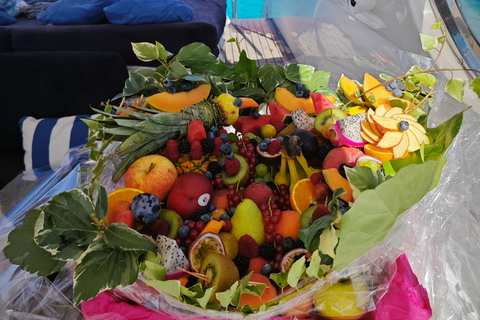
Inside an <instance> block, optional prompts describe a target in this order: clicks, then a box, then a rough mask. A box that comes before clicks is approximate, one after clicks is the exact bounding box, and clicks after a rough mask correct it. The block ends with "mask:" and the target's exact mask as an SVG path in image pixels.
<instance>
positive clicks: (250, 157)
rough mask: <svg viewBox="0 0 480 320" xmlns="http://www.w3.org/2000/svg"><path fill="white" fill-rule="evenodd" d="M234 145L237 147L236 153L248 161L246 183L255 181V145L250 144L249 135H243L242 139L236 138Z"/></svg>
mask: <svg viewBox="0 0 480 320" xmlns="http://www.w3.org/2000/svg"><path fill="white" fill-rule="evenodd" d="M236 145H237V147H238V154H239V155H241V156H242V157H244V158H245V160H246V161H247V163H248V169H249V175H248V184H252V183H254V182H255V178H256V177H257V175H256V173H255V166H256V165H257V155H256V153H255V146H254V145H253V144H252V140H251V139H250V137H244V138H243V139H242V140H238V141H237V143H236Z"/></svg>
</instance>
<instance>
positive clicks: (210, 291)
mask: <svg viewBox="0 0 480 320" xmlns="http://www.w3.org/2000/svg"><path fill="white" fill-rule="evenodd" d="M177 282H178V281H177ZM215 289H216V286H214V287H211V288H208V289H207V290H205V294H204V295H203V297H201V298H198V299H197V301H198V303H199V304H200V306H201V307H202V308H204V309H205V308H206V307H207V304H208V302H209V301H210V298H211V297H212V296H213V294H214V293H215Z"/></svg>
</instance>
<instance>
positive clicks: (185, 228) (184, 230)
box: [178, 225, 190, 239]
mask: <svg viewBox="0 0 480 320" xmlns="http://www.w3.org/2000/svg"><path fill="white" fill-rule="evenodd" d="M189 233H190V228H189V227H188V226H187V225H183V226H181V227H180V229H178V237H179V238H180V239H185V238H186V237H188V234H189Z"/></svg>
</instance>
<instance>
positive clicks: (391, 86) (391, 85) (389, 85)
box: [388, 80, 398, 90]
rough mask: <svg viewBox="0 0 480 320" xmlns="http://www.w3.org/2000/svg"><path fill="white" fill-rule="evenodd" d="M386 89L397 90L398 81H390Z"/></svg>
mask: <svg viewBox="0 0 480 320" xmlns="http://www.w3.org/2000/svg"><path fill="white" fill-rule="evenodd" d="M388 87H390V89H392V90H394V89H397V88H398V81H397V80H393V81H391V82H390V83H389V84H388Z"/></svg>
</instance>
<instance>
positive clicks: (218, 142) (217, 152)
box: [213, 137, 223, 157]
mask: <svg viewBox="0 0 480 320" xmlns="http://www.w3.org/2000/svg"><path fill="white" fill-rule="evenodd" d="M213 144H214V145H215V148H214V149H213V155H214V156H215V157H221V156H222V152H221V151H220V147H221V146H222V144H223V141H222V139H220V137H215V139H213Z"/></svg>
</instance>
